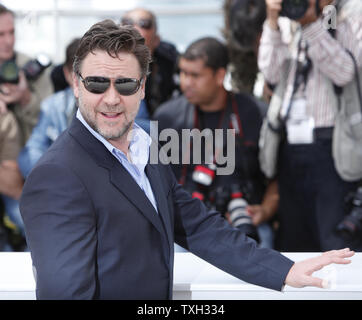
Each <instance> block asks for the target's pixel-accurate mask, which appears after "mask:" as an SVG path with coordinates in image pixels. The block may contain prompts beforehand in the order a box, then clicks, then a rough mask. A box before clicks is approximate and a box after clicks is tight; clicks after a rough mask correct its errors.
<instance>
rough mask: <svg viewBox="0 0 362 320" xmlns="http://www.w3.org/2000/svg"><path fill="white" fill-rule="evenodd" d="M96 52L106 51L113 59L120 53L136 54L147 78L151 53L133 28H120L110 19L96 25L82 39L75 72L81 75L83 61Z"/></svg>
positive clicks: (75, 62) (75, 63) (142, 75)
mask: <svg viewBox="0 0 362 320" xmlns="http://www.w3.org/2000/svg"><path fill="white" fill-rule="evenodd" d="M95 50H103V51H106V52H107V53H108V54H109V55H110V56H111V57H114V58H115V57H117V54H118V53H120V52H126V53H131V54H134V55H135V57H136V58H137V61H138V62H139V65H140V69H141V77H144V76H147V74H148V69H149V63H150V62H151V53H150V51H149V49H148V47H147V46H146V45H145V39H144V38H143V37H142V36H141V34H140V33H139V32H138V31H137V30H136V29H135V28H134V27H132V26H119V25H117V24H116V23H114V22H113V21H112V20H110V19H106V20H103V21H101V22H98V23H96V24H94V25H93V26H92V27H91V28H90V29H89V30H88V31H87V32H86V33H85V34H84V35H83V37H82V38H81V40H80V43H79V46H78V49H77V52H76V54H75V58H74V63H73V71H74V73H75V74H79V72H80V67H81V63H82V61H83V60H84V59H85V57H86V56H87V55H88V53H91V52H92V53H93V52H94V51H95Z"/></svg>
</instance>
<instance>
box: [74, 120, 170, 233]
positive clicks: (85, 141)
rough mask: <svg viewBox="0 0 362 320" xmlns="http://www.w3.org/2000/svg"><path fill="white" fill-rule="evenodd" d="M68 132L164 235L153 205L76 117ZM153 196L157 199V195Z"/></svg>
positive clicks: (126, 172)
mask: <svg viewBox="0 0 362 320" xmlns="http://www.w3.org/2000/svg"><path fill="white" fill-rule="evenodd" d="M69 134H70V135H71V136H72V137H73V138H74V139H75V140H77V141H78V143H79V144H80V145H81V146H82V147H83V148H84V149H85V150H86V151H87V152H88V153H89V154H90V156H91V157H92V158H94V160H95V161H96V162H97V164H98V165H99V166H101V167H103V168H106V169H108V170H109V174H110V182H111V183H112V184H113V185H114V186H115V187H116V188H117V189H118V190H119V191H120V192H121V193H122V194H123V195H124V196H125V197H126V198H127V199H128V200H129V201H130V202H131V203H132V204H133V205H134V206H135V207H136V208H137V209H139V211H140V212H141V213H142V214H143V215H144V216H145V218H146V219H148V220H149V221H150V222H151V223H152V224H153V226H154V227H155V228H156V229H157V230H158V231H159V232H160V233H161V234H162V235H164V234H165V231H164V229H163V227H162V223H161V220H160V218H159V217H158V214H157V212H156V211H155V209H154V207H153V205H152V204H151V202H150V201H149V200H148V198H147V196H146V195H145V194H144V192H143V190H142V189H141V188H140V187H139V185H138V184H137V183H136V182H135V181H134V179H133V178H132V176H131V175H130V174H129V173H128V171H127V170H126V169H125V168H124V167H123V166H122V165H121V164H120V163H119V162H118V160H117V159H116V158H115V157H114V156H113V155H112V154H111V153H110V152H109V151H108V150H107V148H106V147H105V146H104V145H103V144H102V143H101V142H100V141H99V140H97V139H96V138H95V137H94V136H93V135H92V134H91V133H90V132H89V131H88V130H87V128H86V127H85V126H84V125H83V124H82V123H81V122H80V121H79V120H78V119H77V118H74V119H73V122H72V123H71V125H70V127H69ZM152 187H153V186H152ZM153 190H155V189H153ZM155 197H156V199H157V196H155Z"/></svg>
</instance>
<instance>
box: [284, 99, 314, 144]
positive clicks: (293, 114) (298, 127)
mask: <svg viewBox="0 0 362 320" xmlns="http://www.w3.org/2000/svg"><path fill="white" fill-rule="evenodd" d="M306 106H307V103H306V100H305V99H296V100H293V102H292V106H291V110H290V115H289V118H288V120H287V123H286V127H287V139H288V142H289V143H290V144H309V143H313V141H314V119H313V118H312V117H308V116H307V112H306Z"/></svg>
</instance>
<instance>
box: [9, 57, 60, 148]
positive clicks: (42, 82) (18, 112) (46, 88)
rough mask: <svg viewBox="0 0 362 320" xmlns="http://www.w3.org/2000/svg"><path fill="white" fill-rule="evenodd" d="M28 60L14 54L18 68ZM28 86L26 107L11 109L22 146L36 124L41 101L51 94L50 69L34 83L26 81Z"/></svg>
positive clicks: (16, 106)
mask: <svg viewBox="0 0 362 320" xmlns="http://www.w3.org/2000/svg"><path fill="white" fill-rule="evenodd" d="M29 60H31V58H30V57H28V56H26V55H24V54H22V53H20V52H17V53H16V64H17V65H18V66H19V67H20V68H21V67H23V66H24V65H25V64H26V63H27V62H28V61H29ZM28 86H29V89H30V91H31V93H32V95H31V101H30V103H29V104H28V105H26V106H21V105H19V104H16V105H15V106H14V108H13V111H14V114H15V117H16V119H17V120H18V123H19V129H20V133H21V144H22V145H25V143H26V141H27V140H28V138H29V137H30V135H31V132H32V130H33V128H34V127H35V125H36V124H37V122H38V116H39V112H40V103H41V101H42V100H43V99H44V98H46V97H47V96H49V95H51V94H52V93H53V87H52V82H51V81H50V68H47V69H46V70H45V71H44V72H43V74H42V75H41V76H40V77H39V78H38V79H36V80H35V81H28Z"/></svg>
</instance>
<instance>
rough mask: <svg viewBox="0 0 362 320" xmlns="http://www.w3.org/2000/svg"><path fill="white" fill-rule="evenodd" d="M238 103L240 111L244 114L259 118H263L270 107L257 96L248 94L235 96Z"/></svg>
mask: <svg viewBox="0 0 362 320" xmlns="http://www.w3.org/2000/svg"><path fill="white" fill-rule="evenodd" d="M234 96H235V99H236V101H237V104H238V107H239V111H241V112H242V113H244V112H247V113H248V114H254V115H255V116H257V117H263V116H265V114H266V111H267V108H268V106H267V105H266V103H264V102H263V101H261V100H258V99H257V98H256V97H255V96H253V95H251V94H247V93H236V94H234Z"/></svg>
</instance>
